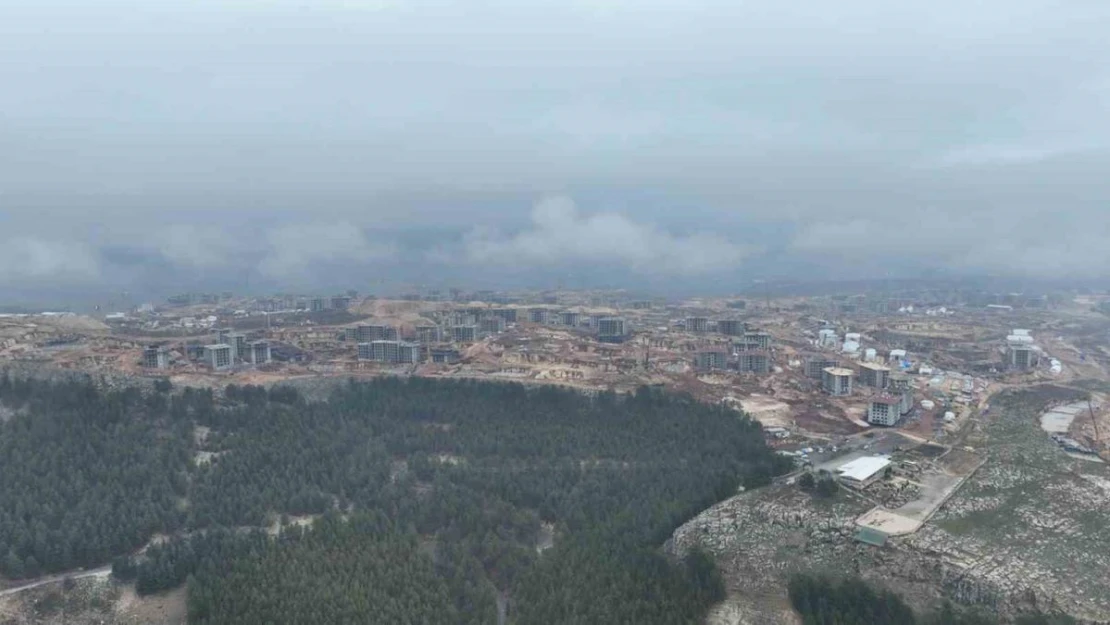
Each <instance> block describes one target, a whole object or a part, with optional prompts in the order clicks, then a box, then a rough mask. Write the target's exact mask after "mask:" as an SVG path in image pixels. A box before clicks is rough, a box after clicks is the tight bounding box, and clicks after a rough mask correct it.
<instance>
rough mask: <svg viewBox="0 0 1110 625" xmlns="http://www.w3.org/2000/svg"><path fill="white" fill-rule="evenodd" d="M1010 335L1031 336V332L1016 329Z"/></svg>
mask: <svg viewBox="0 0 1110 625" xmlns="http://www.w3.org/2000/svg"><path fill="white" fill-rule="evenodd" d="M1010 334H1013V335H1014V336H1029V330H1022V329H1020V328H1014V329H1013V330H1010Z"/></svg>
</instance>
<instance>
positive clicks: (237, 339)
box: [227, 332, 250, 362]
mask: <svg viewBox="0 0 1110 625" xmlns="http://www.w3.org/2000/svg"><path fill="white" fill-rule="evenodd" d="M227 344H228V345H230V346H231V359H232V360H233V361H236V362H247V360H248V359H249V358H250V354H249V353H247V349H248V346H247V335H245V334H239V333H238V332H236V333H233V334H229V335H227Z"/></svg>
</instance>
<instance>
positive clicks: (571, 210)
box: [464, 198, 751, 275]
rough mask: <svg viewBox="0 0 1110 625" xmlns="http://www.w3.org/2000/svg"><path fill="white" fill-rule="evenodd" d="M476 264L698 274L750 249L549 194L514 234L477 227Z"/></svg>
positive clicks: (469, 247) (469, 249)
mask: <svg viewBox="0 0 1110 625" xmlns="http://www.w3.org/2000/svg"><path fill="white" fill-rule="evenodd" d="M464 251H465V258H466V259H467V260H469V261H470V262H473V263H479V264H488V263H497V264H513V263H523V264H526V265H557V264H559V263H564V262H566V261H568V260H574V261H578V262H585V263H612V264H613V265H617V266H625V267H628V268H630V269H633V270H635V271H637V272H641V273H649V274H663V275H671V274H679V275H682V274H700V273H707V272H712V271H720V269H721V268H722V267H730V266H735V265H736V264H738V263H739V262H740V261H741V260H743V259H744V257H745V256H748V255H749V254H750V253H751V250H748V249H745V248H744V247H742V246H739V245H735V244H733V243H730V242H729V241H727V240H725V239H723V238H721V237H719V236H717V235H715V234H708V233H695V234H691V235H686V236H676V235H672V234H669V233H667V232H665V231H662V230H659V229H658V228H656V227H654V226H652V225H649V224H642V223H637V222H635V221H632V220H631V219H629V218H628V217H626V216H624V215H621V214H617V213H595V214H592V215H584V214H581V213H580V212H579V211H578V207H577V206H575V204H574V202H573V201H571V200H570V199H568V198H548V199H545V200H543V201H541V202H540V203H539V204H537V205H536V207H535V208H534V209H533V211H532V223H531V225H530V227H528V228H526V229H525V230H522V231H521V232H518V233H516V234H514V235H511V236H505V235H502V234H499V233H497V232H496V231H494V230H492V229H490V228H476V229H474V230H472V231H471V232H469V233H467V235H466V236H465V239H464Z"/></svg>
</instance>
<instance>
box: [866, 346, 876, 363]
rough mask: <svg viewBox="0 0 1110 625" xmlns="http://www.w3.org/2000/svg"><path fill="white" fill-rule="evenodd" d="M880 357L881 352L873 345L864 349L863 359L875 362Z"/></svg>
mask: <svg viewBox="0 0 1110 625" xmlns="http://www.w3.org/2000/svg"><path fill="white" fill-rule="evenodd" d="M878 357H879V352H877V351H875V349H874V348H873V347H868V348H867V349H865V350H863V359H864V360H865V361H867V362H875V360H876V359H877V358H878Z"/></svg>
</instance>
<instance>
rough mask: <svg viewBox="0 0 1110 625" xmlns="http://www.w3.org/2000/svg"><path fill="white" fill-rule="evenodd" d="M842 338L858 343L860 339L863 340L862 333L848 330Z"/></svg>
mask: <svg viewBox="0 0 1110 625" xmlns="http://www.w3.org/2000/svg"><path fill="white" fill-rule="evenodd" d="M844 340H845V341H853V342H855V343H859V342H860V341H862V340H863V335H862V334H860V333H859V332H849V333H847V334H845V335H844Z"/></svg>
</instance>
